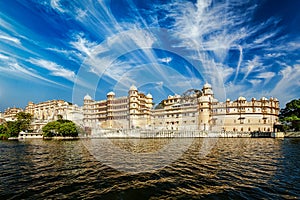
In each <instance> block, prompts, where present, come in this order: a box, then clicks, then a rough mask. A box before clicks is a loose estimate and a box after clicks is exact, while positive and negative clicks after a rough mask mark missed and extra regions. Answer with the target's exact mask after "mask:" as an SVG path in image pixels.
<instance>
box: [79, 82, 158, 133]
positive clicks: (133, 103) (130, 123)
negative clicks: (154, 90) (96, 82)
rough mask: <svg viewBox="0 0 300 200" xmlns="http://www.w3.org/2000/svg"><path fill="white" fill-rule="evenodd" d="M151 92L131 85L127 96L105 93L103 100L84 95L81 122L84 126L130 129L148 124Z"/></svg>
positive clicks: (151, 104)
mask: <svg viewBox="0 0 300 200" xmlns="http://www.w3.org/2000/svg"><path fill="white" fill-rule="evenodd" d="M152 106H153V103H152V96H151V94H147V95H145V94H144V93H141V92H139V91H138V90H137V88H136V87H135V86H131V87H130V89H129V92H128V96H124V97H116V96H115V93H114V92H109V93H107V98H106V99H105V100H100V101H95V100H93V99H92V98H91V97H90V96H89V95H86V96H85V97H84V105H83V115H84V118H83V122H84V125H85V126H86V127H94V128H112V129H132V128H145V127H147V126H149V125H150V120H151V109H152Z"/></svg>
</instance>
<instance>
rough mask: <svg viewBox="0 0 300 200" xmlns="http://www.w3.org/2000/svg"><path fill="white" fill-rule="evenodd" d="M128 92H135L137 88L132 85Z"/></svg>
mask: <svg viewBox="0 0 300 200" xmlns="http://www.w3.org/2000/svg"><path fill="white" fill-rule="evenodd" d="M129 90H137V88H136V87H135V85H132V86H131V87H130V88H129Z"/></svg>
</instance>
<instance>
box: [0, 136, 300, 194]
mask: <svg viewBox="0 0 300 200" xmlns="http://www.w3.org/2000/svg"><path fill="white" fill-rule="evenodd" d="M88 145H89V146H88ZM91 147H93V148H91ZM115 150H117V151H115ZM120 152H121V153H120ZM299 152H300V139H284V140H274V139H269V138H264V139H262V138H258V139H255V138H220V139H215V138H209V139H204V138H196V139H191V138H189V139H173V140H172V139H111V140H100V139H92V140H84V141H83V140H82V141H43V140H31V141H25V142H5V141H1V142H0V164H1V167H0V169H1V171H0V199H45V198H48V199H70V198H80V199H81V198H84V199H93V198H98V199H164V198H172V199H199V198H200V199H201V198H202V199H207V198H217V199H224V198H225V199H237V198H239V199H241V198H242V199H243V198H244V199H251V198H252V199H257V198H259V199H262V198H265V199H274V198H275V199H278V198H288V199H290V198H299V197H300V195H299V194H300V184H299V183H300V171H299V168H298V167H299V166H300V155H299ZM122 155H123V156H122ZM165 155H168V156H167V157H166V156H165ZM134 158H135V159H134ZM159 161H160V162H159ZM123 163H127V165H125V166H126V167H127V168H129V169H124V168H120V169H118V168H114V166H118V165H119V166H121V165H123ZM130 163H131V165H130ZM123 166H124V165H123ZM147 166H148V167H147ZM140 168H142V169H143V170H140V171H133V172H135V173H132V170H130V169H140ZM137 172H140V173H137Z"/></svg>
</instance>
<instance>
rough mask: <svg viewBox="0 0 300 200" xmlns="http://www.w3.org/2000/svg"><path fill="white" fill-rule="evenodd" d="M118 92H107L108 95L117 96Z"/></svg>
mask: <svg viewBox="0 0 300 200" xmlns="http://www.w3.org/2000/svg"><path fill="white" fill-rule="evenodd" d="M115 95H116V94H115V93H114V92H113V91H110V92H109V93H107V95H106V96H115Z"/></svg>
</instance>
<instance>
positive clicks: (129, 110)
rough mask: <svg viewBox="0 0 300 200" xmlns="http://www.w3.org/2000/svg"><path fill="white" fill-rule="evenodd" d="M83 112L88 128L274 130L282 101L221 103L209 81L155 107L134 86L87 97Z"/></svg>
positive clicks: (150, 98) (265, 100)
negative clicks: (118, 92)
mask: <svg viewBox="0 0 300 200" xmlns="http://www.w3.org/2000/svg"><path fill="white" fill-rule="evenodd" d="M83 112H84V125H85V126H86V127H95V128H103V129H105V128H115V129H135V128H142V129H148V130H149V129H151V130H179V131H180V130H191V131H195V130H201V131H230V132H254V131H260V132H272V131H274V125H276V124H277V123H278V114H279V102H278V100H277V99H276V98H272V97H271V98H270V99H267V98H265V97H262V98H261V99H259V100H256V99H255V98H252V99H251V100H250V101H247V100H246V98H244V97H239V98H238V99H236V100H234V101H231V100H229V99H227V100H226V102H219V101H218V100H217V99H215V98H214V93H213V90H212V87H211V85H210V84H208V83H206V84H204V86H203V88H202V89H201V90H189V91H188V92H187V93H185V94H183V95H178V94H175V95H174V96H172V95H169V96H168V98H167V99H164V100H163V101H162V102H161V103H160V105H159V106H157V107H156V108H155V109H154V108H152V96H151V95H150V94H148V95H145V94H143V93H140V92H138V90H137V88H136V87H135V86H132V87H131V88H130V90H129V92H128V96H126V97H118V98H116V97H115V94H114V93H113V92H110V93H108V94H107V99H106V100H102V101H95V100H92V98H91V97H90V96H89V95H87V96H85V97H84V106H83Z"/></svg>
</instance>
